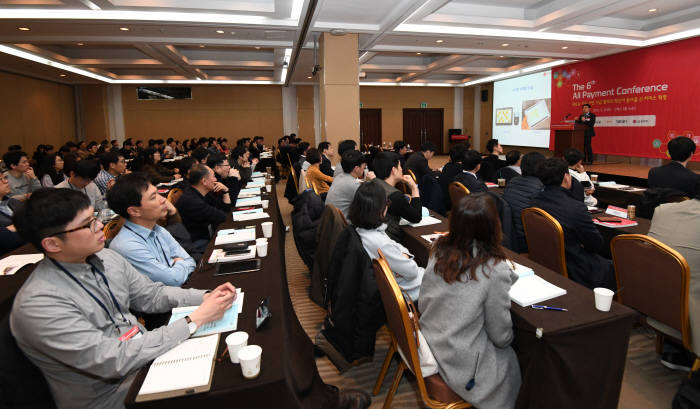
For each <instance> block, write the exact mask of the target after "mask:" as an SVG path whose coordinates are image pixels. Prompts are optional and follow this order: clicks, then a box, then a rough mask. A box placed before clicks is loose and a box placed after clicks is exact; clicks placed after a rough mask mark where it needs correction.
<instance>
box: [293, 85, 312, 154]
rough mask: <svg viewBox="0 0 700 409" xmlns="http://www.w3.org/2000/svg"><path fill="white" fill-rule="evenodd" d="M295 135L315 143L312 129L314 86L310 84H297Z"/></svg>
mask: <svg viewBox="0 0 700 409" xmlns="http://www.w3.org/2000/svg"><path fill="white" fill-rule="evenodd" d="M297 122H298V125H299V132H298V134H297V136H298V137H299V138H302V139H303V140H305V141H306V142H309V143H310V144H312V145H315V143H314V141H315V130H314V87H313V86H312V85H297Z"/></svg>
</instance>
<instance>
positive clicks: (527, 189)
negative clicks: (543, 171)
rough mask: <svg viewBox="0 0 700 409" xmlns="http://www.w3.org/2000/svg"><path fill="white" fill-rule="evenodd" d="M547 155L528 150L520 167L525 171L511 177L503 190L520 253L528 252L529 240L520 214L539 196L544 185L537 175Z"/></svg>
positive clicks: (517, 248)
mask: <svg viewBox="0 0 700 409" xmlns="http://www.w3.org/2000/svg"><path fill="white" fill-rule="evenodd" d="M544 160H545V157H544V155H542V154H541V153H539V152H528V153H526V154H525V155H523V158H522V161H521V164H520V167H521V170H522V172H523V174H522V176H518V177H515V178H513V179H511V180H510V181H509V182H508V184H506V188H505V191H504V192H503V200H505V201H506V202H508V204H509V205H510V210H511V216H512V219H513V226H514V227H515V233H516V238H517V239H516V243H515V245H516V249H515V250H516V251H517V252H518V253H527V241H526V240H525V231H524V230H523V220H522V219H521V217H520V215H521V213H522V211H523V209H526V208H528V207H531V206H532V198H534V197H535V196H537V195H538V194H539V193H540V192H541V191H542V189H544V185H543V184H542V181H541V180H540V178H539V177H537V174H538V171H539V167H540V165H541V164H542V162H544Z"/></svg>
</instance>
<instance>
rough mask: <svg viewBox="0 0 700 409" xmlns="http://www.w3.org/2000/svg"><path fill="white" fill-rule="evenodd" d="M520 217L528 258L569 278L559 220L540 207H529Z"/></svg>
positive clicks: (562, 231) (562, 233)
mask: <svg viewBox="0 0 700 409" xmlns="http://www.w3.org/2000/svg"><path fill="white" fill-rule="evenodd" d="M520 217H521V218H522V221H523V230H525V240H526V241H527V248H528V258H530V260H532V261H534V262H536V263H539V264H542V265H543V266H545V267H547V268H548V269H550V270H553V271H556V272H557V273H559V274H561V275H563V276H564V277H569V273H568V272H567V270H566V255H565V253H564V249H565V247H564V229H562V227H561V224H559V222H558V221H557V219H555V218H554V217H552V216H551V215H550V214H549V213H547V212H545V211H544V210H542V209H540V208H538V207H528V208H527V209H525V210H523V211H522V213H521V215H520Z"/></svg>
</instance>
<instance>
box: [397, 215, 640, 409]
mask: <svg viewBox="0 0 700 409" xmlns="http://www.w3.org/2000/svg"><path fill="white" fill-rule="evenodd" d="M431 216H432V217H435V218H436V219H439V220H440V223H439V224H433V225H428V226H421V227H410V226H403V227H402V242H403V244H404V246H406V248H407V249H408V250H409V251H411V253H413V255H414V256H415V259H416V262H417V263H418V264H419V265H421V266H425V265H426V264H427V261H428V257H429V254H430V247H431V244H430V243H429V242H428V241H427V240H425V239H424V238H423V237H421V236H422V235H427V234H433V233H435V232H442V231H448V230H449V225H448V222H447V220H446V219H445V218H444V217H442V216H440V215H437V214H434V212H431ZM506 253H507V256H508V258H509V259H511V260H513V261H515V262H517V263H520V264H522V265H525V266H528V267H530V268H532V269H533V270H534V271H535V273H536V274H537V275H538V276H540V277H542V278H544V279H545V280H547V281H549V282H550V283H552V284H554V285H556V286H559V287H561V288H564V289H566V291H567V293H566V294H565V295H563V296H561V297H557V298H554V299H552V300H548V301H546V304H547V305H548V306H552V307H562V308H567V309H568V310H569V311H568V312H559V311H548V310H535V309H532V308H525V307H521V306H519V305H517V304H515V303H512V304H511V317H512V320H513V329H514V332H515V339H514V341H513V344H512V346H513V349H514V350H515V352H516V354H517V356H518V360H519V362H520V370H521V373H522V377H523V383H522V387H521V389H520V393H519V395H518V400H517V403H516V408H518V409H530V408H531V409H535V408H537V409H546V408H552V409H555V408H556V409H561V408H566V409H578V408H580V409H590V408H596V409H614V408H617V404H618V400H619V396H620V387H621V385H622V376H623V373H624V369H625V360H626V355H627V346H628V343H629V335H630V330H631V329H632V325H633V323H634V321H635V319H636V316H637V313H636V312H635V311H634V310H632V309H630V308H628V307H626V306H624V305H621V304H618V303H616V302H613V304H612V307H611V309H610V311H609V312H601V311H598V310H597V309H596V308H595V305H594V296H593V291H591V290H590V289H588V288H586V287H583V286H582V285H580V284H578V283H575V282H573V281H571V280H569V279H567V278H564V277H563V276H561V275H559V274H557V273H555V272H554V271H552V270H549V269H547V268H545V267H543V266H541V265H539V264H537V263H534V262H532V261H531V260H529V259H528V258H526V257H523V256H520V255H518V254H517V253H514V252H512V251H510V250H506Z"/></svg>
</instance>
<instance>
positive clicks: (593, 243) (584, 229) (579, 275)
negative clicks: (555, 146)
mask: <svg viewBox="0 0 700 409" xmlns="http://www.w3.org/2000/svg"><path fill="white" fill-rule="evenodd" d="M539 177H540V180H542V183H543V184H544V190H543V191H542V192H540V193H539V194H538V195H537V196H535V197H534V199H533V200H532V206H534V207H539V208H540V209H542V210H544V211H545V212H547V213H549V214H550V215H551V216H552V217H554V218H555V219H557V221H558V222H559V224H561V227H562V229H564V246H565V253H566V269H567V271H568V273H569V278H570V279H572V280H574V281H576V282H577V283H579V284H582V285H584V286H586V287H588V288H595V287H605V288H609V289H611V290H613V291H614V290H616V289H617V286H616V284H615V272H614V270H613V265H612V261H611V260H607V259H605V258H603V257H602V256H600V255H599V254H597V252H598V251H599V250H600V248H601V247H602V246H603V243H604V241H603V236H602V235H601V234H600V231H598V228H597V227H596V225H595V224H593V220H592V219H591V216H590V214H589V213H588V208H586V205H585V204H583V203H582V202H580V201H578V200H576V199H574V197H573V195H572V193H571V191H570V188H571V175H570V174H569V172H568V166H567V163H566V161H564V160H563V159H560V158H550V159H547V160H545V161H544V162H542V164H541V165H540V169H539ZM530 244H531V243H530Z"/></svg>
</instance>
